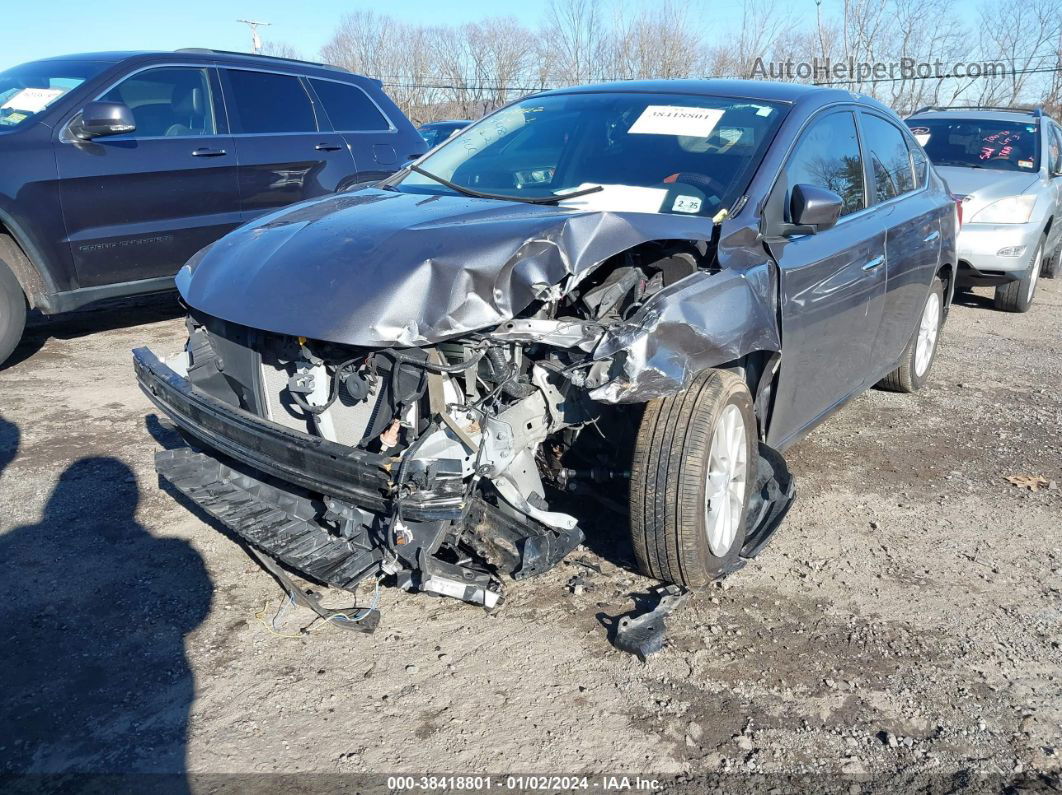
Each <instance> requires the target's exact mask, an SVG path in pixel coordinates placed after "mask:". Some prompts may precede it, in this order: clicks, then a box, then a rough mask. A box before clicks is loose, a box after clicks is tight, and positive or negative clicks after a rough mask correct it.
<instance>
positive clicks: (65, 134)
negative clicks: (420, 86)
mask: <svg viewBox="0 0 1062 795" xmlns="http://www.w3.org/2000/svg"><path fill="white" fill-rule="evenodd" d="M172 67H181V68H185V69H202V70H208V69H214V70H216V71H217V72H218V75H217V76H218V80H219V81H221V80H222V75H221V74H220V72H221V70H222V69H235V70H237V71H242V72H262V73H264V74H276V75H284V76H287V77H295V78H300V79H306V80H310V79H313V80H327V81H329V82H331V83H339V84H340V85H344V86H351V87H353V88H356V89H358V90H359V91H361V92H362V93H363V94H364V95H365V96H366V97H368V99H369V101H370V102H371V103H372V104H373V106H374V107H375V108H376V109H377V110H378V111H380V114H381V115H382V116H383V117H384V119H386V120H387V123H388V124H389V125H391V126H390V129H387V130H313V131H308V132H281V133H234V132H232V123H231V121H230V122H229V124H228V127H229V132H227V133H215V134H214V135H151V136H142V137H139V138H138V137H136V136H135V134H134V135H132V136H130V137H128V138H125V137H123V138H122V139H121V140H123V141H203V140H207V139H210V138H264V137H275V136H280V135H314V134H317V135H341V134H350V135H388V134H397V133H398V127H396V126H395V123H394V121H393V120H392V119H391V117H390V116H389V115H388V114H387V112H386V111H384V109H383V108H381V107H380V105H379V103H378V102H377V101H376V100H375V99H373V97H372V95H371V94H369V92H368V91H366V90H365V89H364V88H362V87H361V86H360V85H358V84H357V83H351V82H349V81H347V80H337V79H335V78H333V77H317V76H316V75H312V76H311V75H305V74H300V73H298V72H288V71H284V70H281V69H262V68H259V67H253V66H251V67H245V66H243V65H235V64H225V63H217V62H210V63H189V62H187V61H185V62H176V61H172V62H171V61H164V62H160V63H152V64H147V65H145V66H141V67H138V68H137V69H134V70H133V71H132V72H129V73H128V74H124V75H122V76H121V77H119V78H118V79H116V80H114V81H113V82H111V83H110V84H109V85H108V86H107V87H106V88H105V89H103V90H102V91H101V92H99V93H98V94H97V95H96V96H95V97H94V98H93V99H91V100H89V102H98V101H99V99H100V98H101V97H103V96H106V95H107V94H108V93H109V92H110V91H111V90H112V89H114V88H115V87H116V86H119V85H121V84H122V83H124V82H125V81H126V80H128V79H129V78H131V77H135V76H136V75H138V74H140V73H141V72H147V71H149V70H151V69H160V68H172ZM208 84H209V81H208ZM212 88H213V87H211V89H212ZM309 88H310V89H311V90H312V89H313V86H312V85H311V86H309ZM303 90H304V91H305V88H304V89H303ZM221 91H222V95H221V97H220V100H221V107H222V109H223V110H224V111H225V114H226V116H228V100H227V99H226V97H225V84H224V82H221ZM306 97H307V99H309V100H310V104H311V105H315V104H317V102H318V101H319V97H317V92H314V93H313V95H310V94H309V93H307V95H306ZM214 99H215V97H214V96H213V93H211V100H212V101H213V100H214ZM321 108H322V110H324V112H325V115H327V114H328V109H327V108H325V107H324V103H321ZM212 109H214V108H213V102H212ZM214 110H216V109H214ZM80 113H81V111H80V109H79V110H77V111H75V112H74V114H73V115H72V116H71V117H70V118H69V119H67V120H66V122H65V123H64V124H63V125H62V126H61V128H60V133H59V142H60V143H64V144H73V143H78V142H81V139H80V138H76V137H74V136H72V135H71V134H70V124H71V123H72V122H73V121H74V119H76V118H77V116H78V115H79V114H80ZM314 114H315V117H316V108H315V109H314ZM328 121H329V123H331V121H332V120H331V118H329V120H328ZM214 126H215V128H216V127H217V119H216V118H215V119H214Z"/></svg>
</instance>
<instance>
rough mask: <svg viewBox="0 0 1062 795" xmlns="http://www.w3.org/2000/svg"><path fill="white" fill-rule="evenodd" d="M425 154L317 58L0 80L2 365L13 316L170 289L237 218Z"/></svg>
mask: <svg viewBox="0 0 1062 795" xmlns="http://www.w3.org/2000/svg"><path fill="white" fill-rule="evenodd" d="M425 148H426V145H425V143H424V141H423V139H422V138H421V137H420V135H418V134H417V132H416V130H415V129H414V127H413V125H412V124H410V122H409V121H408V119H406V118H405V117H404V116H403V115H402V113H401V111H399V109H398V108H397V107H396V106H395V105H394V103H392V102H391V101H390V100H389V99H388V98H387V96H386V95H385V94H384V92H383V91H382V90H381V88H380V84H379V82H378V81H375V80H371V79H368V78H365V77H360V76H358V75H354V74H351V73H349V72H347V71H345V70H342V69H338V68H336V67H331V66H326V65H323V64H313V63H307V62H303V61H294V60H288V59H280V58H269V57H264V56H253V55H244V54H239V53H226V52H219V51H213V50H181V51H178V52H161V53H160V52H150V53H149V52H138V53H128V52H122V53H92V54H85V55H71V56H65V57H62V58H50V59H46V60H41V61H34V62H32V63H27V64H23V65H21V66H17V67H14V68H12V69H9V70H7V71H5V72H0V362H3V360H4V359H6V358H7V357H8V355H9V354H10V353H11V351H12V350H13V349H14V347H15V345H16V344H17V343H18V340H19V338H20V336H21V334H22V329H23V326H24V324H25V317H26V310H27V308H35V309H38V310H40V311H41V312H43V313H45V314H54V313H58V312H64V311H68V310H71V309H75V308H77V307H81V306H84V305H86V304H90V303H93V302H96V301H98V300H101V299H105V298H112V297H117V296H126V295H134V294H138V293H147V292H155V291H159V290H164V289H168V288H170V287H172V284H173V275H174V274H175V273H176V272H177V269H178V268H179V267H180V266H181V265H183V264H184V263H185V261H187V259H188V258H189V257H190V256H191V255H192V254H194V253H195V252H196V251H198V250H199V249H200V248H202V247H203V246H205V245H207V244H208V243H212V242H213V241H215V240H216V239H218V238H219V237H221V236H222V235H223V234H225V233H226V232H228V231H230V230H231V229H233V228H235V227H236V226H238V225H239V224H241V223H243V222H245V221H248V220H250V219H252V218H255V217H256V216H258V215H260V214H261V213H263V212H268V211H270V210H274V209H277V208H279V207H282V206H284V205H287V204H290V203H291V202H295V201H299V200H302V199H309V198H313V197H316V196H321V195H324V194H328V193H333V192H335V191H338V190H343V189H345V188H347V187H349V186H351V185H353V184H355V183H358V182H366V181H372V180H377V179H380V178H382V177H385V176H388V175H389V174H391V173H393V172H394V171H396V170H397V169H398V168H399V167H400V166H401V165H402V164H403V163H406V162H408V161H409V159H410V158H412V157H417V156H419V155H420V154H421V153H423V152H424V150H425Z"/></svg>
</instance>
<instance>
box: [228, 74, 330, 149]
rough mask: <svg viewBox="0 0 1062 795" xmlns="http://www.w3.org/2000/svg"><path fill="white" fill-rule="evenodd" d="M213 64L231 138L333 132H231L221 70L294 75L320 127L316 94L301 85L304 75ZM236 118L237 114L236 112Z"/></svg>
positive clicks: (328, 131) (241, 121) (230, 116)
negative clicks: (227, 118)
mask: <svg viewBox="0 0 1062 795" xmlns="http://www.w3.org/2000/svg"><path fill="white" fill-rule="evenodd" d="M215 66H216V68H217V70H218V79H219V80H220V82H221V96H222V99H223V101H224V103H225V113H226V115H228V117H229V131H230V134H231V135H232V137H233V138H261V137H265V136H277V135H328V134H330V133H334V132H335V130H321V129H317V130H291V131H288V132H271V133H243V132H241V133H233V132H232V115H231V114H230V113H229V100H228V97H227V96H226V92H225V88H226V86H225V83H226V77H225V76H224V75H222V74H221V72H222V71H226V70H227V71H232V72H258V73H259V74H266V75H277V76H278V77H294V78H295V79H296V80H298V81H299V87H300V88H302V93H304V94H305V95H306V99H307V100H308V101H309V103H310V111H311V112H312V113H313V122H314V124H315V125H317V127H320V126H321V119H320V117H319V115H318V113H317V104H318V102H317V94H316V93H314V94H310V92H309V91H308V90H307V89H308V88H311V86H307V85H303V82H302V80H303V77H304V75H300V74H296V73H295V72H284V71H280V70H277V69H245V68H243V67H242V66H233V65H231V64H215ZM321 110H324V106H323V105H322V106H321ZM325 115H326V116H327V115H328V111H325ZM237 118H238V114H237ZM328 122H329V124H331V122H332V120H331V119H329V120H328ZM240 123H241V124H242V123H243V119H240Z"/></svg>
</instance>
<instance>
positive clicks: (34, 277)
mask: <svg viewBox="0 0 1062 795" xmlns="http://www.w3.org/2000/svg"><path fill="white" fill-rule="evenodd" d="M0 260H2V261H3V262H4V264H6V265H7V266H8V267H9V268H10V269H11V272H12V273H13V274H15V279H16V280H17V281H18V283H19V286H20V287H21V288H22V293H23V295H25V296H26V303H27V304H29V307H30V309H34V308H36V306H37V304H38V303H39V299H40V297H41V296H43V295H45V294H46V292H47V287H46V285H45V283H44V280H43V279H42V278H41V274H40V271H39V270H38V269H37V268H36V267H35V266H34V264H33V262H32V261H31V260H30V258H29V257H28V256H26V252H25V251H23V249H22V246H20V245H19V243H18V241H17V240H16V239H15V236H14V235H13V234H12V233H11V230H10V229H8V228H7V227H6V226H5V225H4V223H3V221H0Z"/></svg>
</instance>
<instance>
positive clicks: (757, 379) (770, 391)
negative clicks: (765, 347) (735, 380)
mask: <svg viewBox="0 0 1062 795" xmlns="http://www.w3.org/2000/svg"><path fill="white" fill-rule="evenodd" d="M781 358H782V354H781V353H779V352H778V351H753V352H752V353H749V354H746V355H745V356H742V357H741V358H740V359H735V360H733V361H731V362H727V363H726V364H721V365H718V366H717V367H716V368H715V369H717V370H730V371H731V372H734V373H736V374H737V375H739V376H741V377H742V378H743V379H744V381H745V384H746V386H748V388H749V392H750V393H751V394H752V407H753V410H754V411H755V412H756V422H757V423H758V424H759V432H760V438H761V439H762V438H764V437H765V436H766V434H767V422H768V420H769V418H770V413H771V408H772V406H773V400H772V399H773V396H774V382H775V379H776V378H777V376H778V364H779V362H780V361H781Z"/></svg>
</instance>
